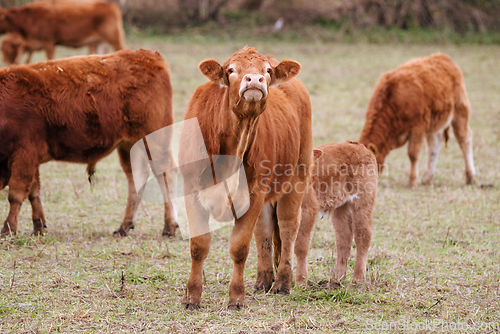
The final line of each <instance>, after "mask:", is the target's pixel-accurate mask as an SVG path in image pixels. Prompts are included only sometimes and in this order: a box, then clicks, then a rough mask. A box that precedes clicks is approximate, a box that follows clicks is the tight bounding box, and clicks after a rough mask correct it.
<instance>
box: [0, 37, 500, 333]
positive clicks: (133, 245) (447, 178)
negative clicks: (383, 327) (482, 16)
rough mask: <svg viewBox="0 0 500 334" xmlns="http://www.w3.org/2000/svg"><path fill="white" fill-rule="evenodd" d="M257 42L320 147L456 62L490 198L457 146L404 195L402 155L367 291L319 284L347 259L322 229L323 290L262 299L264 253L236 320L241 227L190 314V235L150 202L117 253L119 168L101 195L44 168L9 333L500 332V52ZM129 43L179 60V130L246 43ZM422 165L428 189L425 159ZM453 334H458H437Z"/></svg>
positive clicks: (11, 285) (347, 135) (107, 167)
mask: <svg viewBox="0 0 500 334" xmlns="http://www.w3.org/2000/svg"><path fill="white" fill-rule="evenodd" d="M252 44H253V45H254V46H256V47H257V48H258V49H259V50H261V52H264V53H273V54H274V55H275V56H277V57H278V58H285V57H291V58H293V59H296V60H298V61H299V62H300V63H301V64H302V66H303V70H302V72H301V74H300V75H299V77H300V79H301V80H302V81H303V82H304V83H305V85H306V87H307V88H308V89H309V91H310V94H311V99H312V103H313V110H314V124H313V128H314V136H315V144H317V145H319V144H322V143H326V142H331V141H344V140H355V139H357V138H358V136H359V133H360V131H361V127H362V125H363V122H364V113H365V108H366V105H367V103H368V99H369V97H370V95H371V93H372V89H373V86H374V85H375V82H376V80H377V78H378V77H379V76H380V74H381V73H382V72H383V71H386V70H389V69H392V68H394V67H395V66H397V65H399V64H401V63H402V62H404V61H406V60H407V59H409V58H412V57H415V56H421V55H428V54H430V53H432V52H436V51H442V52H446V53H448V54H450V55H451V56H452V58H454V59H455V61H456V62H457V63H458V64H459V65H460V66H461V67H462V69H463V71H464V74H465V80H466V84H467V89H468V93H469V97H470V100H471V103H472V106H473V112H472V120H471V126H472V128H473V130H474V153H475V161H476V165H477V169H478V175H477V180H478V184H477V185H475V186H470V187H467V186H465V185H464V184H465V180H464V175H463V174H464V172H463V170H464V163H463V160H462V157H461V152H460V151H459V149H458V145H457V144H456V141H455V140H454V138H452V140H451V142H450V143H449V148H447V149H443V150H442V153H441V156H440V159H439V163H438V172H437V175H436V180H435V184H434V186H431V187H424V186H419V187H417V188H416V189H415V190H410V189H407V188H406V187H405V185H406V183H407V173H408V170H409V162H408V158H407V157H406V151H405V150H404V149H400V150H397V151H394V152H393V153H391V155H390V156H389V158H388V160H387V163H388V165H389V168H388V175H384V176H383V177H382V178H381V182H380V188H379V193H378V198H377V206H376V211H375V216H374V238H373V242H372V246H371V249H370V254H369V268H368V277H369V280H368V283H367V284H363V285H352V284H349V283H346V284H345V285H344V286H342V287H340V288H338V289H333V290H330V289H328V288H327V287H325V286H324V285H323V284H321V282H322V281H323V280H325V279H326V280H328V279H329V278H330V276H331V271H332V266H333V263H334V261H335V257H334V256H333V255H332V253H334V252H333V249H334V244H335V242H334V237H333V231H332V230H333V229H332V228H331V226H329V222H328V221H327V220H321V221H319V222H318V225H317V226H318V228H317V230H316V232H315V235H314V239H313V242H312V250H311V252H310V255H309V268H310V280H311V285H312V286H311V287H310V288H308V289H295V290H294V291H293V292H292V294H291V295H290V296H287V297H283V296H274V295H253V294H252V293H251V292H252V286H253V283H254V281H255V279H256V256H255V251H252V252H251V254H250V257H249V260H248V262H247V266H246V273H245V279H246V283H247V291H248V296H247V302H248V305H249V307H248V309H246V310H244V311H240V312H229V311H227V308H226V303H227V300H228V296H227V293H228V287H229V281H230V275H231V270H232V261H231V259H230V257H229V254H228V250H227V249H228V238H229V233H230V229H229V228H224V229H221V230H217V231H216V232H215V233H214V237H213V243H212V249H211V252H210V255H209V258H208V260H207V261H206V267H205V280H206V284H205V285H204V288H205V290H204V293H203V299H202V303H203V305H202V306H203V307H202V308H201V310H198V311H194V312H187V311H185V310H182V309H181V308H180V300H181V297H182V296H183V294H184V286H185V283H186V281H187V278H188V274H189V266H190V259H189V245H188V242H187V241H185V240H182V239H181V238H180V237H179V236H178V237H176V238H173V239H169V240H167V239H163V238H162V237H161V229H162V206H161V205H159V204H152V203H144V204H143V205H142V206H141V209H140V214H139V221H138V224H137V227H136V229H135V230H134V231H133V233H131V235H130V237H127V238H124V239H122V240H115V239H113V237H112V235H111V232H112V231H113V230H114V229H116V228H117V227H118V226H119V224H120V221H121V218H122V215H123V211H124V206H125V198H126V184H125V177H124V175H123V173H122V171H121V169H120V166H119V163H118V159H117V157H116V156H115V155H114V154H113V155H111V156H110V157H109V158H107V159H105V160H103V161H102V162H101V163H100V164H98V166H97V179H98V181H97V184H96V185H95V186H94V187H93V188H91V187H90V186H89V185H88V183H87V182H86V175H85V166H81V165H72V164H63V163H48V164H46V165H43V167H42V169H41V176H42V189H43V202H44V207H45V213H46V216H47V220H48V226H49V233H48V234H47V235H46V236H44V237H36V238H35V237H32V236H31V235H30V232H31V230H32V226H31V218H30V217H31V212H30V208H29V205H28V203H25V205H24V206H23V209H22V214H21V220H20V229H19V232H20V233H19V235H18V236H17V237H14V238H7V239H4V240H1V241H0V268H2V269H1V270H0V295H1V296H2V298H1V299H0V332H43V333H45V332H53V331H61V332H76V331H80V332H93V331H97V332H138V331H150V332H153V331H158V330H161V331H171V332H200V331H201V332H210V333H212V332H214V333H216V332H217V333H218V332H235V333H236V332H261V333H264V331H267V332H265V333H274V332H283V333H284V332H300V333H302V332H337V331H340V332H342V331H345V332H361V331H365V330H366V331H367V332H368V331H369V330H368V329H369V327H367V326H366V324H367V321H379V320H384V321H400V320H403V319H407V320H409V321H420V322H423V321H431V322H432V321H434V320H435V319H444V321H464V322H466V323H468V324H470V325H473V324H477V323H479V322H481V321H484V322H490V321H497V322H498V321H499V319H500V303H499V300H500V288H499V284H500V282H499V281H500V265H499V263H500V262H499V250H498V241H499V240H500V232H499V231H500V204H499V200H498V199H499V198H500V190H499V184H498V177H499V172H498V166H499V164H500V157H499V151H498V143H499V142H500V138H499V137H500V133H499V127H498V124H499V122H500V95H499V94H498V92H499V91H500V81H499V80H498V73H499V72H500V62H498V54H499V52H500V47H496V46H470V45H469V46H460V47H456V46H432V45H431V46H418V47H417V46H408V45H391V46H384V45H369V44H352V45H345V44H314V43H311V44H293V43H288V42H287V43H285V42H269V41H268V42H266V41H256V42H255V43H252ZM128 45H129V46H131V47H133V48H139V47H143V48H151V49H153V50H155V49H158V50H159V51H160V52H161V53H162V54H163V55H164V57H165V58H166V59H167V60H168V61H169V63H170V65H171V70H172V81H173V85H174V94H175V95H174V100H175V101H174V103H175V118H176V120H181V118H182V114H183V112H184V108H185V106H186V104H187V102H188V100H189V97H190V94H191V93H192V92H193V90H194V88H195V87H196V86H197V85H199V84H201V83H202V82H204V81H205V79H204V77H203V76H202V75H201V74H200V73H199V72H198V70H197V65H198V63H199V62H200V61H201V60H203V59H205V58H208V57H213V58H216V59H218V60H220V61H224V60H225V59H226V58H227V57H228V56H230V55H231V54H232V53H233V52H234V51H236V50H237V49H239V48H240V47H242V46H244V45H245V43H244V42H241V41H237V42H233V43H224V44H222V43H215V44H214V43H207V41H206V40H204V39H200V40H197V39H190V40H189V41H185V42H183V41H173V40H172V39H171V38H167V37H161V38H143V39H140V38H133V39H130V40H128ZM59 52H60V54H59V56H63V55H68V54H70V52H73V51H69V50H64V49H61V50H60V51H59ZM41 58H42V56H41V55H39V56H38V59H41ZM423 156H424V155H422V157H423ZM420 166H421V175H422V171H423V167H424V163H423V162H422V161H421V163H420ZM480 185H486V187H483V188H481V187H480ZM489 185H492V187H489ZM6 194H7V192H6V191H5V190H3V191H0V200H1V202H2V203H3V204H2V205H1V206H0V217H6V215H7V210H8V203H7V200H6ZM351 265H352V261H351V263H350V267H349V271H348V275H352V267H351ZM122 275H123V279H122ZM349 278H350V276H349ZM441 331H442V332H449V331H451V330H450V329H449V328H448V329H446V328H445V329H441V328H440V327H438V328H437V332H441ZM467 332H470V331H469V330H467Z"/></svg>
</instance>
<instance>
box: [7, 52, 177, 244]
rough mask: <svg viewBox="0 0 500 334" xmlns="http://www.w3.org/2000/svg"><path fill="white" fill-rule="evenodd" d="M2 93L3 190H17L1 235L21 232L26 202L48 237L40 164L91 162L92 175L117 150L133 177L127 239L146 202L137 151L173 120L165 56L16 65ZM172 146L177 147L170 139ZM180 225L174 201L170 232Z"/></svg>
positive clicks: (168, 214) (123, 230)
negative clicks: (138, 182) (138, 187)
mask: <svg viewBox="0 0 500 334" xmlns="http://www.w3.org/2000/svg"><path fill="white" fill-rule="evenodd" d="M0 96H1V97H2V98H1V99H0V142H1V145H0V189H3V188H4V187H5V186H7V185H8V186H9V194H8V199H9V203H10V211H9V214H8V216H7V219H6V220H5V222H4V225H3V228H2V230H1V234H2V235H5V234H15V233H16V232H17V224H18V217H19V210H20V207H21V204H22V203H23V201H24V199H25V198H26V197H29V200H30V202H31V206H32V209H33V225H34V230H33V231H34V233H35V234H39V233H43V232H44V227H45V217H44V214H43V210H42V205H41V202H40V178H39V166H40V164H42V163H45V162H48V161H51V160H58V161H67V162H76V163H83V164H87V165H88V167H87V170H88V172H89V176H91V175H92V174H93V172H94V168H95V164H96V163H97V162H98V161H99V160H100V159H102V158H104V157H105V156H107V155H108V154H110V153H111V152H112V151H113V150H115V149H117V150H118V155H119V157H120V163H121V165H122V168H123V170H124V172H125V174H126V176H127V179H128V199H127V207H126V209H125V217H124V219H123V222H122V224H121V226H120V229H119V230H118V231H116V232H115V235H116V236H120V235H126V234H127V232H128V231H129V229H131V228H133V227H134V223H135V220H136V216H137V210H138V208H139V204H140V200H139V197H138V196H137V193H136V191H135V187H134V182H133V179H132V170H131V162H130V149H131V147H132V145H133V144H134V143H135V142H136V141H138V140H139V139H141V138H142V137H144V136H146V135H147V134H149V133H151V132H153V131H156V130H158V129H160V128H162V127H165V126H168V125H170V124H172V123H173V114H172V87H171V84H170V73H169V70H168V66H167V64H166V63H165V61H164V60H163V58H162V57H161V56H160V54H159V53H153V52H151V51H147V50H138V51H129V50H123V51H119V52H116V53H114V54H111V55H104V56H85V57H74V58H67V59H61V60H54V61H48V62H43V63H37V64H32V65H20V66H13V67H10V68H7V69H3V70H0ZM165 145H166V147H167V148H169V147H170V143H169V142H166V143H165ZM170 154H171V153H170ZM171 158H173V157H172V156H171ZM173 177H175V176H173ZM171 184H172V183H171ZM176 225H177V223H176V219H175V214H174V211H173V207H172V205H171V202H168V203H166V204H165V228H164V234H168V235H170V234H173V232H174V231H175V227H176Z"/></svg>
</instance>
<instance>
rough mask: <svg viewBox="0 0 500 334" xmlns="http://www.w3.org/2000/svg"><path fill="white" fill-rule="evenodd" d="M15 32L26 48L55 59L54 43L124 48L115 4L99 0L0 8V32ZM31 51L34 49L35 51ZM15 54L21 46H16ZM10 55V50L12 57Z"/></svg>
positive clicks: (65, 0)
mask: <svg viewBox="0 0 500 334" xmlns="http://www.w3.org/2000/svg"><path fill="white" fill-rule="evenodd" d="M8 32H9V33H18V34H19V35H20V36H21V37H22V38H24V40H25V41H26V42H25V43H27V45H28V48H27V49H25V50H26V51H29V49H31V47H29V46H33V45H36V47H35V48H34V49H36V50H40V49H43V50H45V52H46V54H47V58H48V59H54V52H55V46H56V45H64V46H69V47H74V48H79V47H83V46H89V52H91V53H95V52H96V50H97V46H98V45H99V44H101V43H108V44H109V45H111V46H112V47H113V48H114V49H115V50H122V49H125V41H124V36H125V33H124V31H123V19H122V13H121V11H120V9H119V8H118V6H117V5H115V4H113V3H107V2H102V1H72V0H51V1H35V2H32V3H28V4H26V5H23V6H19V7H11V8H1V9H0V34H5V33H8ZM36 50H33V51H36ZM15 51H17V52H16V56H15V57H14V58H13V59H14V60H16V59H17V60H18V58H16V57H20V56H21V55H22V51H23V50H22V49H16V50H15ZM10 58H12V52H11V56H10Z"/></svg>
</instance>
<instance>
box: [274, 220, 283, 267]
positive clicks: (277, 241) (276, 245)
mask: <svg viewBox="0 0 500 334" xmlns="http://www.w3.org/2000/svg"><path fill="white" fill-rule="evenodd" d="M273 245H274V267H275V269H276V270H278V265H279V264H280V259H281V238H280V227H279V225H278V219H273Z"/></svg>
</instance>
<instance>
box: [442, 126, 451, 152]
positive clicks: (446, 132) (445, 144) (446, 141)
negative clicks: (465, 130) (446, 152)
mask: <svg viewBox="0 0 500 334" xmlns="http://www.w3.org/2000/svg"><path fill="white" fill-rule="evenodd" d="M448 131H450V127H449V126H448V127H447V128H446V129H444V131H443V136H444V147H448V139H450V135H449V134H448Z"/></svg>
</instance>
